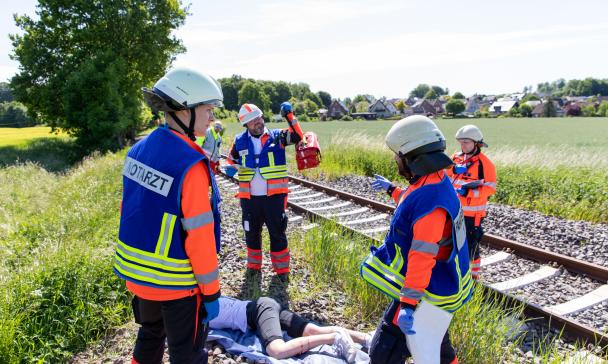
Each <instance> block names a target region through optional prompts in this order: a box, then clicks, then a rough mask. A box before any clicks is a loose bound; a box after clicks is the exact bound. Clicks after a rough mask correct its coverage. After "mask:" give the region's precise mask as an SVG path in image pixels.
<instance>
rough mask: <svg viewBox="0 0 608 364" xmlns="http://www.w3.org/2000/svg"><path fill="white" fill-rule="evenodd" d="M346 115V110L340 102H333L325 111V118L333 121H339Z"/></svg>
mask: <svg viewBox="0 0 608 364" xmlns="http://www.w3.org/2000/svg"><path fill="white" fill-rule="evenodd" d="M344 115H348V108H346V106H345V105H344V104H343V103H342V101H340V100H333V101H332V102H331V105H329V108H328V110H327V116H329V117H330V118H333V119H340V118H341V117H342V116H344Z"/></svg>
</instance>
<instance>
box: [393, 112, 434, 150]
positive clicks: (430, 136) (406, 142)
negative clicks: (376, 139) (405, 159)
mask: <svg viewBox="0 0 608 364" xmlns="http://www.w3.org/2000/svg"><path fill="white" fill-rule="evenodd" d="M385 142H386V145H387V146H388V147H389V148H390V149H391V150H392V151H393V152H395V153H396V154H399V155H400V156H407V155H408V154H410V153H411V152H413V151H416V150H417V149H418V148H421V147H424V146H428V145H431V144H435V143H440V144H442V145H443V149H441V150H445V138H444V136H443V134H442V133H441V130H439V128H437V125H435V123H434V122H433V121H432V120H431V119H429V118H427V117H426V116H422V115H412V116H408V117H406V118H404V119H401V120H399V121H397V122H396V123H395V124H393V126H392V127H391V129H390V130H389V131H388V133H387V134H386V138H385ZM436 146H437V147H438V146H439V144H437V145H436ZM424 149H428V148H424ZM438 149H440V148H438ZM438 149H435V150H438ZM426 152H428V151H427V150H424V151H422V153H426Z"/></svg>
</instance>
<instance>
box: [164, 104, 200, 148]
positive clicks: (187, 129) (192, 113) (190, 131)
mask: <svg viewBox="0 0 608 364" xmlns="http://www.w3.org/2000/svg"><path fill="white" fill-rule="evenodd" d="M168 113H169V115H171V117H172V118H173V120H175V122H176V123H177V125H179V127H180V128H182V130H183V131H184V133H186V135H187V136H188V138H190V140H192V141H193V142H194V141H196V136H195V135H194V121H195V120H196V111H194V108H190V123H189V125H188V126H186V124H184V123H183V122H182V120H181V119H180V118H179V117H177V115H175V112H173V111H169V112H168Z"/></svg>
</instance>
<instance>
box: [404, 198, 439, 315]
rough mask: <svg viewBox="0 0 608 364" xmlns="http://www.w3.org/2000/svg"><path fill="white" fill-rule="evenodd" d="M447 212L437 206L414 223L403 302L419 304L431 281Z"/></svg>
mask: <svg viewBox="0 0 608 364" xmlns="http://www.w3.org/2000/svg"><path fill="white" fill-rule="evenodd" d="M446 218H447V213H446V211H445V210H444V209H442V208H436V209H435V210H433V211H432V212H431V213H429V214H427V215H425V216H423V217H422V218H420V219H419V220H418V221H416V223H415V224H414V234H413V239H412V246H411V248H410V251H409V252H408V258H407V259H408V261H407V271H406V273H405V281H404V284H403V289H402V290H401V302H403V303H407V304H410V305H414V306H415V305H417V304H418V301H420V298H422V296H424V290H425V289H426V287H428V285H429V282H430V281H431V273H432V270H433V267H434V266H435V261H436V256H437V253H438V252H439V244H438V243H439V241H441V239H442V237H443V234H444V227H445V223H446Z"/></svg>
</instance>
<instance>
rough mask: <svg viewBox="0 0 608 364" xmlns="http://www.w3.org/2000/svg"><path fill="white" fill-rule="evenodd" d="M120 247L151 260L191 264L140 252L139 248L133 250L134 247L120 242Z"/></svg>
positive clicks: (188, 260) (183, 260)
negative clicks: (158, 259)
mask: <svg viewBox="0 0 608 364" xmlns="http://www.w3.org/2000/svg"><path fill="white" fill-rule="evenodd" d="M118 245H120V246H121V247H122V248H124V249H126V250H128V251H130V252H133V253H136V254H140V255H145V256H147V257H150V258H161V259H162V260H164V261H167V262H170V263H177V264H190V259H175V258H170V257H163V256H160V255H156V254H154V253H150V252H147V251H145V250H140V249H137V248H133V247H131V246H128V245H127V244H125V243H123V242H122V241H120V240H119V241H118Z"/></svg>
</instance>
